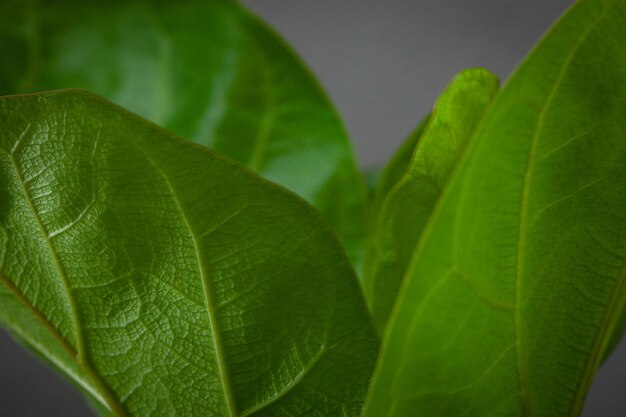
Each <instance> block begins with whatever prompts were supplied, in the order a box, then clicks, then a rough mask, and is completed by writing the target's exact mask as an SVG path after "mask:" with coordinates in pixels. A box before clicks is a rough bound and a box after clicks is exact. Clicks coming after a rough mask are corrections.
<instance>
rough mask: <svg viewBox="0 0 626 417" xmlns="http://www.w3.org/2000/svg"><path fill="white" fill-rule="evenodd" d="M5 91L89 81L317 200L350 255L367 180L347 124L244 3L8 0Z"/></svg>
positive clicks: (0, 15) (0, 8)
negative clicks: (358, 164)
mask: <svg viewBox="0 0 626 417" xmlns="http://www.w3.org/2000/svg"><path fill="white" fill-rule="evenodd" d="M0 23H1V29H0V48H1V51H2V55H3V58H4V59H3V63H6V65H2V67H0V89H1V90H0V94H2V93H4V94H8V93H17V92H20V93H21V92H32V91H42V90H52V89H61V88H84V89H86V90H89V91H92V92H94V93H96V94H99V95H101V96H103V97H106V98H108V99H110V100H112V101H113V102H115V103H117V104H119V105H121V106H123V107H125V108H127V109H129V110H131V111H133V112H135V113H138V114H139V115H141V116H143V117H145V118H147V119H149V120H151V121H153V122H155V123H157V124H158V125H160V126H163V127H165V128H166V129H168V130H171V131H173V132H174V133H176V134H178V135H179V136H182V137H184V138H186V139H190V140H193V141H194V142H197V143H200V144H203V145H206V146H209V147H211V148H213V149H214V150H217V151H219V152H220V153H222V154H225V155H227V156H229V157H231V158H234V159H236V160H238V161H240V162H242V163H243V164H245V165H247V166H248V167H249V168H251V169H252V170H254V171H256V172H258V173H260V174H261V175H263V176H265V177H266V178H269V179H270V180H272V181H275V182H278V183H279V184H282V185H284V186H286V187H287V188H289V189H291V190H293V191H295V192H296V193H298V194H300V196H302V197H304V198H305V199H307V200H308V201H309V202H311V203H312V204H313V205H314V206H315V207H316V208H317V209H318V211H320V212H321V213H322V215H323V216H324V217H325V218H326V220H327V221H328V222H329V223H330V224H331V226H332V227H333V229H334V230H335V232H336V233H337V235H338V236H339V238H340V239H341V241H342V242H343V244H344V246H345V248H346V250H347V251H348V254H349V257H350V259H352V260H353V261H354V262H355V264H357V265H360V263H361V260H362V257H363V251H364V248H363V246H364V242H363V241H364V233H365V201H366V189H365V185H364V182H363V179H362V178H361V176H360V174H359V172H358V171H357V168H356V163H355V160H354V157H353V153H352V149H351V146H350V144H349V142H348V138H347V135H346V133H345V130H344V128H343V126H342V124H341V122H340V120H339V118H338V116H337V114H336V112H335V110H334V109H333V107H332V105H331V104H330V102H329V100H328V99H327V98H326V96H325V95H324V93H323V92H322V90H321V89H320V87H319V86H318V84H317V83H316V81H315V80H314V78H313V77H312V76H311V74H310V73H309V72H308V70H307V69H306V67H305V66H304V65H303V64H302V62H301V61H300V60H299V58H298V57H297V56H296V55H295V54H294V53H293V52H292V51H291V50H290V49H289V47H288V46H286V45H285V44H284V43H283V41H282V40H281V39H280V38H279V37H278V36H277V35H275V34H274V33H273V32H272V31H271V30H270V29H269V28H267V27H266V26H265V25H264V24H263V23H261V22H260V21H259V20H258V19H256V18H255V17H254V16H252V15H250V14H249V13H248V12H247V11H245V10H244V9H243V8H242V7H241V6H240V5H239V4H238V3H237V2H234V1H226V0H213V1H204V0H192V1H168V2H166V1H158V0H140V1H133V2H124V1H107V2H98V1H77V0H61V1H44V2H27V1H22V0H9V1H3V2H1V3H0Z"/></svg>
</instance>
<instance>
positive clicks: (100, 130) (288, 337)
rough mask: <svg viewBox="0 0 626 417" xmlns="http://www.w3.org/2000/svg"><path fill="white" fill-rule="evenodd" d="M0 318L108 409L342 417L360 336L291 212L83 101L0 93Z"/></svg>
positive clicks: (315, 231)
mask: <svg viewBox="0 0 626 417" xmlns="http://www.w3.org/2000/svg"><path fill="white" fill-rule="evenodd" d="M0 121H1V124H0V126H1V133H0V321H1V322H2V323H4V325H6V326H7V327H8V328H9V329H10V330H11V331H12V332H13V333H14V334H16V335H17V336H18V337H19V338H21V339H22V340H24V341H26V342H27V343H28V344H29V345H30V346H31V347H32V348H33V349H35V350H36V351H38V352H39V353H40V354H41V355H43V356H44V357H45V358H46V359H47V360H49V361H50V362H52V363H53V364H54V365H55V366H56V367H57V368H59V369H61V370H63V371H64V372H65V373H67V374H68V375H69V376H70V377H71V378H73V379H74V380H75V381H76V382H77V383H79V384H80V385H81V386H82V387H83V389H84V390H86V391H87V392H90V393H91V394H92V395H93V397H94V398H96V399H97V400H99V401H100V402H101V403H102V404H105V405H106V406H107V407H108V408H109V409H110V410H111V411H112V413H113V414H114V415H116V416H136V417H139V416H146V417H147V416H152V417H154V416H190V417H192V416H193V417H196V416H202V415H211V416H239V417H244V416H252V415H259V416H285V415H304V414H306V415H315V416H329V415H346V416H358V415H359V414H360V412H361V408H362V400H363V398H364V395H365V390H366V387H367V383H368V380H369V377H370V373H371V370H372V367H373V364H374V361H375V356H376V349H377V342H376V337H375V334H374V331H373V329H372V328H371V325H370V321H369V318H368V316H367V310H366V307H365V304H364V301H363V299H362V296H361V294H360V290H359V288H358V283H357V280H356V278H355V277H354V274H353V272H352V270H351V268H350V265H349V263H348V261H347V260H346V259H345V257H344V255H343V252H342V250H341V248H340V247H339V244H338V243H337V242H336V241H335V239H334V237H333V235H332V234H331V233H330V231H329V230H328V229H327V228H326V227H325V226H324V225H323V223H321V221H320V219H319V218H318V217H317V215H316V214H315V213H314V211H313V209H312V208H310V207H309V206H308V204H306V203H304V202H303V201H301V200H300V199H299V198H298V197H296V196H295V195H292V194H291V193H290V192H287V191H285V190H283V189H282V188H279V187H277V186H274V185H273V184H271V183H269V182H267V181H265V180H262V179H261V178H260V177H258V176H256V175H254V174H253V173H251V172H249V171H248V170H246V169H244V168H242V167H240V166H239V165H236V164H234V163H232V162H229V160H226V159H223V158H222V157H220V156H218V155H216V154H213V153H211V152H209V151H206V150H205V149H204V148H202V147H198V146H196V145H193V144H190V143H187V142H185V141H182V140H178V139H177V138H175V137H174V136H172V135H169V134H168V133H166V132H164V131H162V130H160V129H158V128H156V127H154V126H152V125H151V124H148V123H146V122H144V121H142V120H141V119H138V118H137V117H135V116H133V115H131V114H128V113H126V112H125V111H123V110H121V109H118V108H117V107H115V106H112V105H110V104H108V103H106V102H104V101H102V100H100V99H98V98H95V97H93V96H91V95H88V94H86V93H81V92H62V93H53V94H44V95H34V96H17V97H8V98H2V99H0Z"/></svg>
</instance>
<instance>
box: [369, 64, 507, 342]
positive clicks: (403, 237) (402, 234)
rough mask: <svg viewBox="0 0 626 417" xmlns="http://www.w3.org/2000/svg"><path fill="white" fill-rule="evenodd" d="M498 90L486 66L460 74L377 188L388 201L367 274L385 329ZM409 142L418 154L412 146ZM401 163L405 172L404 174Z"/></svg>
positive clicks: (375, 309)
mask: <svg viewBox="0 0 626 417" xmlns="http://www.w3.org/2000/svg"><path fill="white" fill-rule="evenodd" d="M497 90H498V79H497V78H496V76H495V75H493V74H491V73H490V72H489V71H487V70H484V69H479V68H477V69H470V70H466V71H463V72H462V73H460V74H459V75H457V76H456V77H455V78H454V79H453V80H452V82H451V83H450V86H448V88H447V89H446V91H445V92H444V93H443V94H442V95H441V98H440V99H439V101H438V103H437V106H436V107H435V109H434V111H433V114H432V116H431V117H430V119H429V120H430V121H429V122H428V125H427V126H426V127H423V128H418V129H417V131H416V134H414V135H412V136H411V137H410V138H409V140H408V141H407V142H406V143H405V144H404V145H403V147H402V148H401V149H400V151H399V153H398V155H397V156H396V157H395V158H393V159H392V161H391V163H390V166H389V168H388V169H387V170H386V172H387V173H388V175H385V176H384V177H383V179H384V180H385V181H383V182H381V184H380V191H379V195H380V197H384V200H383V202H382V203H381V209H380V213H379V214H378V216H377V218H376V227H375V233H374V236H373V237H372V238H371V248H370V250H369V251H368V257H367V269H366V271H365V275H364V277H363V285H364V288H365V292H366V295H367V298H368V301H369V304H370V309H371V311H372V315H373V317H374V322H375V323H376V327H377V328H378V330H379V332H381V333H382V331H383V329H384V328H385V324H386V323H387V320H388V318H389V314H390V313H391V309H392V308H393V304H394V302H395V300H396V296H397V294H398V290H399V289H400V285H401V284H402V278H403V276H404V273H405V272H406V269H407V266H408V264H409V262H410V259H411V255H412V253H413V252H414V250H415V245H416V244H417V242H418V240H419V237H420V234H421V233H422V230H423V229H424V226H425V225H426V223H427V222H428V219H429V217H430V216H431V213H432V210H433V207H434V206H435V204H436V203H437V201H438V199H439V198H440V197H441V196H442V190H443V189H444V188H445V186H446V183H447V181H448V178H449V177H450V174H451V173H452V171H453V170H454V168H455V167H456V165H457V163H458V161H459V159H460V158H461V156H462V155H463V151H464V150H465V145H466V144H467V142H468V139H469V137H470V136H471V135H472V133H473V132H474V130H475V128H476V125H477V124H478V123H479V121H480V120H481V119H482V117H483V116H484V114H485V112H486V111H487V109H488V108H489V106H490V104H491V102H492V100H493V97H494V96H495V94H496V92H497ZM423 124H424V123H422V125H423ZM420 133H421V134H420ZM418 135H419V136H421V137H420V138H419V142H418V139H417V138H416V136H418ZM419 136H418V137H419ZM410 145H413V148H415V151H414V152H410V151H409V150H408V149H409V146H410ZM411 155H412V156H411ZM407 156H408V158H407ZM404 161H407V163H406V164H405V163H404ZM409 161H410V162H409ZM403 166H404V167H405V172H404V174H403V175H401V176H400V175H398V173H399V171H400V170H401V168H402V167H403ZM398 177H399V179H397V180H396V181H395V184H394V185H391V183H392V182H393V179H394V178H398Z"/></svg>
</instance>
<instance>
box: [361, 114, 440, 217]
mask: <svg viewBox="0 0 626 417" xmlns="http://www.w3.org/2000/svg"><path fill="white" fill-rule="evenodd" d="M430 117H431V115H430V114H429V115H428V116H426V117H425V118H424V120H422V121H421V122H420V124H419V125H418V126H417V128H415V130H414V131H413V132H411V134H410V135H409V137H408V138H406V139H405V141H404V142H403V143H402V145H400V147H399V148H398V149H397V150H396V152H395V153H394V154H393V156H392V157H391V159H390V160H389V162H388V163H387V165H385V167H384V169H383V171H382V173H381V174H380V178H379V179H378V182H377V184H376V190H375V195H374V198H375V201H374V206H375V208H374V210H373V213H372V215H373V216H372V217H373V219H374V220H375V219H378V216H379V214H380V208H381V206H382V204H383V201H385V199H386V198H387V195H388V194H389V192H390V191H391V190H392V188H393V187H394V185H396V184H397V183H398V181H400V179H401V178H402V177H403V176H404V174H406V171H407V169H408V168H409V164H410V163H411V159H412V158H413V153H414V152H415V148H416V147H417V144H418V141H419V140H420V138H421V137H422V135H423V134H424V131H425V130H426V127H427V126H428V124H429V122H430Z"/></svg>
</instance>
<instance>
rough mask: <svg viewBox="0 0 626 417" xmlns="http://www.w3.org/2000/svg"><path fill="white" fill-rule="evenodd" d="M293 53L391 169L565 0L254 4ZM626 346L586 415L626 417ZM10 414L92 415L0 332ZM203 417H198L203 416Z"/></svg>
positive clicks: (510, 59)
mask: <svg viewBox="0 0 626 417" xmlns="http://www.w3.org/2000/svg"><path fill="white" fill-rule="evenodd" d="M245 3H247V4H248V5H249V6H250V7H252V9H254V10H256V11H257V12H258V13H259V14H260V15H261V16H263V17H264V18H265V19H266V20H267V21H269V22H270V23H271V24H272V25H274V27H275V28H276V29H277V30H278V31H279V32H280V33H282V35H283V36H284V37H285V38H286V39H287V40H288V41H289V42H290V43H291V44H292V45H293V46H294V47H295V49H296V50H297V51H298V52H299V53H300V55H301V56H302V57H303V59H304V60H305V62H307V63H308V64H309V66H310V67H311V68H312V69H313V72H314V73H315V74H316V75H317V76H318V78H319V79H320V81H321V83H322V85H323V86H324V87H325V88H326V90H327V91H328V92H329V94H330V96H331V98H332V100H333V101H334V102H335V104H336V105H337V107H338V109H339V111H340V113H341V114H342V116H343V118H344V120H345V121H346V124H347V127H348V130H349V131H350V133H351V135H352V138H353V140H354V144H355V145H354V146H355V149H356V151H357V154H358V158H359V161H360V164H361V166H363V167H364V168H367V167H372V166H377V165H381V164H383V163H384V162H385V161H386V160H387V159H388V158H389V156H390V155H391V154H392V152H393V151H394V149H395V148H396V147H397V145H398V144H399V143H400V142H401V141H402V140H403V139H404V137H405V136H406V135H407V134H408V133H409V132H410V131H411V130H412V129H413V128H414V127H415V126H416V124H417V123H418V121H419V120H420V119H421V118H422V117H423V116H424V115H425V114H426V113H427V112H428V111H429V109H430V107H431V106H432V104H433V102H434V101H435V99H436V97H437V95H438V93H439V92H441V90H442V89H443V88H444V86H445V85H446V83H447V82H448V80H449V79H450V78H451V77H452V76H453V75H454V74H455V73H456V72H458V71H459V70H461V69H463V68H467V67H472V66H484V67H487V68H488V69H490V70H492V71H494V72H495V73H497V74H498V75H500V76H501V77H502V78H503V79H504V78H506V76H507V75H508V74H509V73H510V71H511V70H512V69H513V68H514V67H515V65H516V63H517V62H519V61H520V60H521V59H522V58H523V56H524V55H525V54H526V53H527V51H528V50H529V48H530V47H531V46H532V45H533V44H534V43H535V42H536V41H537V40H538V39H539V38H540V37H541V35H542V33H543V32H544V31H545V30H546V29H547V28H548V27H549V26H550V24H551V23H552V22H553V21H554V20H555V19H556V18H557V16H558V15H559V14H561V12H562V11H563V10H565V8H566V7H567V6H568V5H569V4H571V1H566V0H523V1H522V0H388V1H384V0H378V1H376V0H341V1H337V0H335V1H329V0H317V1H315V0H308V1H305V0H256V1H252V0H248V1H246V2H245ZM625 371H626V344H624V343H622V345H621V346H620V348H619V349H618V351H617V352H616V354H615V355H614V356H613V357H612V358H611V359H610V360H609V361H608V362H607V363H606V364H605V365H604V366H603V367H602V369H600V372H599V375H598V378H597V379H596V381H595V383H594V385H593V387H592V389H591V393H590V395H589V398H588V401H587V405H586V409H585V412H584V416H586V417H592V416H593V417H612V416H620V415H626V395H625V394H626V372H625ZM0 400H1V401H0V407H2V408H1V410H2V411H0V414H1V415H2V416H5V415H6V416H8V417H38V416H42V417H43V416H46V417H56V416H59V417H78V416H89V415H91V414H90V412H89V411H88V409H87V408H86V406H85V405H84V403H83V401H82V399H81V398H80V396H79V395H78V394H76V393H75V392H74V390H73V389H71V387H70V386H69V384H68V383H67V382H65V381H64V380H62V379H61V378H60V377H58V376H56V375H55V374H53V373H52V372H50V371H48V370H47V369H46V368H45V367H44V366H43V365H41V364H40V363H39V362H38V361H36V360H35V359H33V358H32V357H31V356H30V355H29V354H27V353H25V352H23V351H22V350H21V349H20V348H19V347H17V346H16V345H15V344H14V343H13V342H11V340H10V339H9V338H8V337H7V336H6V334H4V333H2V332H0ZM199 417H200V416H199Z"/></svg>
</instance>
